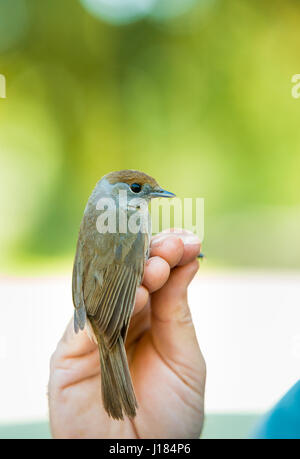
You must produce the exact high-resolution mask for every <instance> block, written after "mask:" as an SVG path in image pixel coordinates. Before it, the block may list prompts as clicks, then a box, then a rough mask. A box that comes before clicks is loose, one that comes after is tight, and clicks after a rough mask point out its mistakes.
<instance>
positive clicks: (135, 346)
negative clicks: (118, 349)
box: [49, 237, 205, 438]
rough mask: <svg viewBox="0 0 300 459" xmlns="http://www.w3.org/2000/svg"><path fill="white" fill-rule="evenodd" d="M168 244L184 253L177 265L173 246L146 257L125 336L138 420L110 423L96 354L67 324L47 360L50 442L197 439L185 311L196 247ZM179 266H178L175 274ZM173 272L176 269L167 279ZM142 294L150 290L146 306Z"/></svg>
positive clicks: (195, 361) (193, 350)
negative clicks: (49, 361)
mask: <svg viewBox="0 0 300 459" xmlns="http://www.w3.org/2000/svg"><path fill="white" fill-rule="evenodd" d="M172 239H173V240H171V242H172V244H173V245H174V244H175V245H176V244H177V247H176V248H177V251H178V252H180V251H181V255H180V254H179V255H178V256H177V260H176V250H175V252H174V246H173V248H172V251H171V250H169V252H168V250H166V251H165V252H164V247H161V248H157V249H154V248H153V251H152V253H151V255H153V254H154V255H155V256H154V258H153V259H152V262H151V263H149V266H147V268H146V272H145V278H144V282H143V283H144V285H145V287H146V288H142V291H141V292H139V295H138V297H137V302H136V303H137V304H136V310H135V315H134V317H133V319H132V321H131V325H130V329H129V332H128V337H127V342H126V346H127V355H128V361H129V365H130V369H131V374H132V379H133V384H134V388H135V392H136V396H137V400H138V404H139V409H138V411H137V416H136V418H135V419H134V420H129V419H128V418H126V419H125V421H115V420H112V419H111V418H109V417H108V415H107V414H106V412H105V411H104V409H103V406H102V402H101V394H100V368H99V357H98V349H96V348H95V345H94V344H93V343H91V342H90V341H89V339H88V338H87V337H86V336H85V334H84V333H82V334H80V335H77V336H76V337H74V334H73V331H72V326H71V325H70V326H69V329H68V331H67V332H66V334H65V337H64V339H63V342H62V343H61V344H60V345H59V346H58V349H57V351H56V353H55V354H54V357H53V359H52V370H51V376H50V384H49V395H50V400H49V401H50V419H51V426H52V432H53V435H54V436H56V437H74V436H75V437H80V438H82V437H89V438H101V437H102V438H137V437H140V438H193V437H197V436H199V434H200V430H201V427H202V422H203V397H204V384H205V364H204V360H203V358H202V355H201V352H200V350H199V348H198V345H197V341H196V337H195V333H194V329H193V327H191V318H190V315H189V311H188V308H187V307H184V303H185V302H186V287H187V285H188V283H189V282H190V280H191V278H192V277H193V276H194V274H195V272H196V269H197V264H196V262H195V260H194V261H191V260H193V258H194V256H195V254H196V253H197V252H198V250H199V247H197V246H194V248H192V246H190V247H188V246H186V247H183V245H182V244H181V241H179V242H178V241H176V240H175V238H174V237H172ZM176 239H177V238H176ZM167 243H170V239H169V240H168V241H167ZM165 245H166V244H165ZM157 252H158V255H159V256H162V257H163V258H164V260H166V261H167V262H168V263H169V267H168V269H167V267H166V262H165V261H164V260H161V259H158V257H157ZM160 252H162V253H160ZM194 252H195V253H194ZM168 253H169V255H168ZM174 256H175V259H174ZM150 261H151V260H150ZM176 261H177V263H178V262H179V263H180V264H183V266H180V267H176V268H175V269H174V268H173V267H174V266H176V264H177V263H176ZM159 263H161V266H160V268H161V271H159ZM151 264H152V266H151ZM154 265H155V266H154ZM154 267H155V269H154ZM170 267H171V268H173V269H172V270H171V274H170ZM151 270H152V271H151ZM163 271H165V272H164V273H163ZM167 271H168V272H167ZM169 274H170V275H169ZM167 279H168V280H167ZM159 283H161V284H162V285H159ZM157 287H159V288H157ZM146 289H147V290H148V291H150V292H152V294H151V306H150V301H149V300H148V301H147V299H148V296H147V294H148V292H147V290H146ZM74 340H77V342H76V346H75V352H74V345H73V348H72V353H71V354H72V355H71V356H69V354H70V352H69V351H70V344H71V343H73V341H74ZM79 341H81V342H80V343H79ZM77 348H78V349H77ZM74 354H75V355H74ZM68 356H69V357H68ZM74 357H75V358H74Z"/></svg>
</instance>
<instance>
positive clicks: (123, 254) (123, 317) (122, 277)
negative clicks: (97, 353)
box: [73, 234, 148, 349]
mask: <svg viewBox="0 0 300 459" xmlns="http://www.w3.org/2000/svg"><path fill="white" fill-rule="evenodd" d="M115 241H117V242H118V243H117V244H115V243H114V242H115ZM147 249H148V237H147V235H145V234H138V235H134V237H129V238H128V237H126V238H124V239H123V240H122V239H121V241H120V238H116V235H107V237H103V235H102V240H101V245H100V246H99V245H98V246H97V247H96V248H94V251H93V253H92V251H91V250H90V248H89V247H88V246H86V245H84V244H83V245H81V246H80V247H77V252H78V253H77V254H76V258H75V263H74V273H73V299H74V306H75V310H76V314H75V317H76V316H77V315H80V311H81V308H82V304H84V308H85V310H86V312H87V315H88V317H89V318H90V319H91V322H92V325H93V328H96V331H97V332H98V334H99V335H100V336H101V337H102V339H104V341H105V344H106V347H107V348H108V349H110V348H112V347H113V346H114V345H115V343H116V341H117V340H118V338H119V336H120V334H121V335H122V337H123V339H124V340H125V336H126V333H127V328H128V324H129V320H130V316H131V313H132V309H133V306H134V300H135V294H136V289H137V287H138V285H139V283H140V282H141V279H142V275H143V269H144V260H145V256H146V252H147ZM84 260H86V263H84ZM80 279H81V282H80ZM78 311H79V312H78ZM81 315H82V314H81ZM79 320H80V317H79ZM79 327H80V324H79ZM80 328H81V327H80ZM94 331H95V330H94Z"/></svg>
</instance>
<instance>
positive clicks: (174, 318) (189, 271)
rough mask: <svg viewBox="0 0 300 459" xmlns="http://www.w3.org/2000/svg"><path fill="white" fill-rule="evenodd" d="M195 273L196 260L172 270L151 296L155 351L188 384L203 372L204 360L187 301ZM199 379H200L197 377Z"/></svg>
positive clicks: (196, 268)
mask: <svg viewBox="0 0 300 459" xmlns="http://www.w3.org/2000/svg"><path fill="white" fill-rule="evenodd" d="M197 270H198V261H197V260H194V261H192V262H190V263H188V264H187V265H185V266H178V267H176V268H175V269H174V270H172V272H171V275H170V277H169V279H168V281H167V283H166V284H165V286H164V287H163V288H162V289H161V290H158V291H157V292H155V293H153V295H152V301H151V310H152V315H151V333H152V339H153V343H154V346H155V348H156V349H157V351H158V353H159V354H160V355H161V356H162V357H163V359H164V360H165V361H166V362H168V364H169V365H170V366H171V367H172V368H175V371H176V372H177V374H179V375H180V374H182V375H183V374H184V375H185V378H186V379H189V382H190V384H195V381H196V379H197V378H195V375H191V374H189V372H194V369H195V371H196V373H197V372H198V376H199V371H201V369H203V358H202V355H201V352H200V349H199V346H198V342H197V338H196V333H195V330H194V327H193V323H192V318H191V314H190V310H189V307H188V302H187V287H188V285H189V283H190V282H191V280H192V279H193V277H194V275H195V274H196V272H197ZM199 377H200V376H199Z"/></svg>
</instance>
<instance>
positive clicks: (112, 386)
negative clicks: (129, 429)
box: [99, 337, 137, 420]
mask: <svg viewBox="0 0 300 459" xmlns="http://www.w3.org/2000/svg"><path fill="white" fill-rule="evenodd" d="M99 352H100V362H101V385H102V399H103V404H104V408H105V410H106V411H107V413H108V414H109V416H111V417H112V418H113V419H121V420H123V419H124V415H126V416H128V417H130V418H133V417H134V416H135V415H136V408H137V401H136V398H135V394H134V390H133V386H132V381H131V376H130V372H129V368H128V363H127V357H126V353H125V348H124V343H123V339H122V338H121V337H119V339H118V341H117V343H116V345H115V346H114V347H113V349H110V350H107V349H106V347H105V345H104V344H103V343H100V341H99Z"/></svg>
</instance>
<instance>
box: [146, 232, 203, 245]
mask: <svg viewBox="0 0 300 459" xmlns="http://www.w3.org/2000/svg"><path fill="white" fill-rule="evenodd" d="M170 236H177V237H178V238H179V239H181V240H182V242H183V243H184V245H194V244H200V240H199V238H198V236H196V234H193V233H184V232H178V233H177V232H175V231H170V232H169V233H165V234H159V235H157V236H154V238H153V239H152V243H151V245H152V247H159V246H160V245H161V244H162V243H163V242H164V241H165V240H166V239H168V238H169V237H170Z"/></svg>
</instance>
